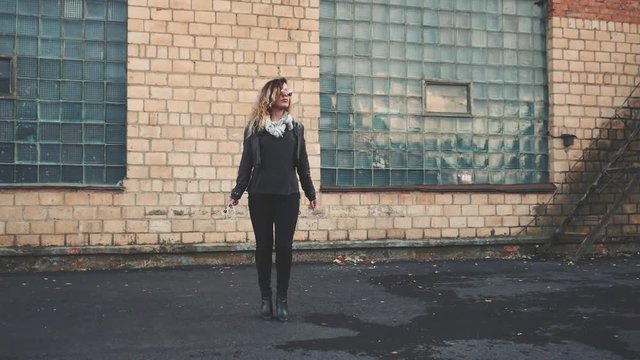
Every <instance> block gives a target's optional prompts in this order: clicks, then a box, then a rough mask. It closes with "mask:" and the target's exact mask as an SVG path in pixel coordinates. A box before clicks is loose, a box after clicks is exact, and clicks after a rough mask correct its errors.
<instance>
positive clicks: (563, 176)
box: [531, 17, 640, 236]
mask: <svg viewBox="0 0 640 360" xmlns="http://www.w3.org/2000/svg"><path fill="white" fill-rule="evenodd" d="M548 37H549V39H550V40H549V44H550V48H549V51H548V58H549V101H550V119H549V120H550V122H549V124H550V128H549V131H550V133H551V134H552V135H553V136H555V137H558V136H559V135H561V134H573V135H575V136H576V140H575V144H574V145H572V146H570V147H566V148H565V147H564V146H563V144H562V140H561V139H558V138H556V139H553V140H551V142H550V159H551V164H550V169H551V174H552V178H551V180H552V181H553V182H554V183H555V184H556V185H557V186H558V193H557V195H556V196H555V197H554V198H553V199H552V200H551V202H550V204H549V205H548V206H543V207H540V208H538V209H537V210H538V211H537V213H538V214H540V216H539V217H538V218H537V219H536V225H538V226H537V227H536V228H535V229H531V230H534V231H536V232H540V231H545V232H548V231H552V230H553V229H554V226H553V225H554V224H558V223H559V221H561V220H562V219H563V217H562V216H558V215H564V214H567V213H568V212H569V211H570V210H571V209H572V208H573V205H572V204H575V203H576V202H577V201H578V199H579V197H580V196H581V195H582V194H583V193H584V192H585V191H586V187H587V186H589V185H590V184H591V183H592V182H593V180H594V179H595V176H596V175H597V173H598V169H599V167H600V166H602V165H604V164H606V161H605V160H601V159H605V157H604V156H603V155H605V152H604V151H610V150H607V147H609V145H610V144H612V143H613V141H616V139H618V138H620V137H621V133H620V131H621V129H622V127H623V126H622V123H621V122H619V121H612V120H611V118H612V117H614V115H615V114H616V111H620V110H621V106H622V105H623V104H624V102H625V100H626V99H627V97H628V96H630V95H631V93H632V91H633V88H634V87H635V85H636V84H637V83H638V82H640V25H638V24H633V23H622V22H614V21H604V20H586V19H577V18H567V17H554V18H552V19H551V20H550V24H549V29H548ZM634 96H640V92H637V93H636V94H635V95H634ZM596 139H599V141H596ZM602 140H606V141H602ZM613 144H615V143H613ZM612 148H613V149H614V150H616V149H617V148H616V147H615V145H614V146H612ZM594 150H595V151H594ZM595 154H597V155H595ZM638 197H639V195H638V194H634V195H632V196H631V197H630V201H629V202H630V204H628V205H625V208H624V210H623V211H622V213H621V215H620V216H617V217H616V218H615V220H614V222H613V224H612V225H611V226H609V228H608V229H607V235H608V236H617V235H620V234H622V233H627V234H637V233H639V232H640V228H639V227H638V226H637V224H634V223H633V221H634V220H633V219H634V218H635V217H634V214H636V215H637V213H638V210H639V209H638V208H637V205H635V204H637V199H638ZM611 199H612V197H611V195H610V194H609V193H605V194H602V195H601V200H602V202H603V203H605V204H610V203H611V202H612V200H611ZM597 201H600V200H598V199H596V202H597ZM592 207H593V205H592ZM585 211H586V213H589V212H590V211H592V213H594V214H596V213H602V211H601V210H599V209H597V208H595V207H593V208H592V209H588V208H587V209H585ZM636 217H637V216H636ZM587 229H588V227H586V226H583V227H582V228H576V229H575V230H577V231H578V232H587Z"/></svg>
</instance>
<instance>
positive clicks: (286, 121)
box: [264, 112, 293, 138]
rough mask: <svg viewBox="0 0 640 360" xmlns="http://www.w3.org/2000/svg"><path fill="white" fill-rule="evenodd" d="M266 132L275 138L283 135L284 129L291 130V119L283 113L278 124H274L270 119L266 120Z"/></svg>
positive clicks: (287, 114)
mask: <svg viewBox="0 0 640 360" xmlns="http://www.w3.org/2000/svg"><path fill="white" fill-rule="evenodd" d="M264 128H265V130H267V132H268V133H269V134H271V135H273V136H275V137H277V138H281V137H282V136H283V135H284V132H285V130H286V129H288V130H291V129H293V117H291V115H289V113H288V112H285V113H284V114H283V115H282V117H281V118H280V120H278V122H276V123H274V122H273V121H271V119H268V120H267V126H265V127H264Z"/></svg>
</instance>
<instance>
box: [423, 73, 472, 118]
mask: <svg viewBox="0 0 640 360" xmlns="http://www.w3.org/2000/svg"><path fill="white" fill-rule="evenodd" d="M429 85H453V86H461V87H462V86H464V87H466V89H467V111H466V112H442V111H429V110H428V109H427V101H428V98H427V87H428V86H429ZM471 91H472V82H471V81H449V80H434V79H424V80H422V115H424V116H443V117H473V106H472V99H471Z"/></svg>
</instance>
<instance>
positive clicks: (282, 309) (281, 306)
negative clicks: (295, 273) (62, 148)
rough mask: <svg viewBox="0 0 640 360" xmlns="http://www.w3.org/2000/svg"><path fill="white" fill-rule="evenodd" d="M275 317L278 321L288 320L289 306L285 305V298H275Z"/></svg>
mask: <svg viewBox="0 0 640 360" xmlns="http://www.w3.org/2000/svg"><path fill="white" fill-rule="evenodd" d="M276 317H277V318H278V320H279V321H288V320H289V308H288V307H287V299H283V298H277V299H276Z"/></svg>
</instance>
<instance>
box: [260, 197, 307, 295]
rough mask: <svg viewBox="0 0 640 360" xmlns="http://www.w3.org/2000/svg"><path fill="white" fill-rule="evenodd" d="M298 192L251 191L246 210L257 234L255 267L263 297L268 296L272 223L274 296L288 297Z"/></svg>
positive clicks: (269, 291) (269, 289)
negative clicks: (265, 192) (274, 271)
mask: <svg viewBox="0 0 640 360" xmlns="http://www.w3.org/2000/svg"><path fill="white" fill-rule="evenodd" d="M299 210H300V194H291V195H272V194H250V195H249V213H250V215H251V224H252V225H253V232H254V233H255V235H256V267H257V268H258V284H259V285H260V293H261V295H262V297H271V295H272V294H271V254H272V252H273V240H274V238H273V227H274V224H275V245H276V270H277V272H278V274H277V279H278V284H277V296H278V297H280V298H286V297H287V290H288V289H289V278H290V276H291V258H292V254H291V253H292V246H293V233H294V231H295V229H296V223H297V222H298V211H299Z"/></svg>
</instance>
